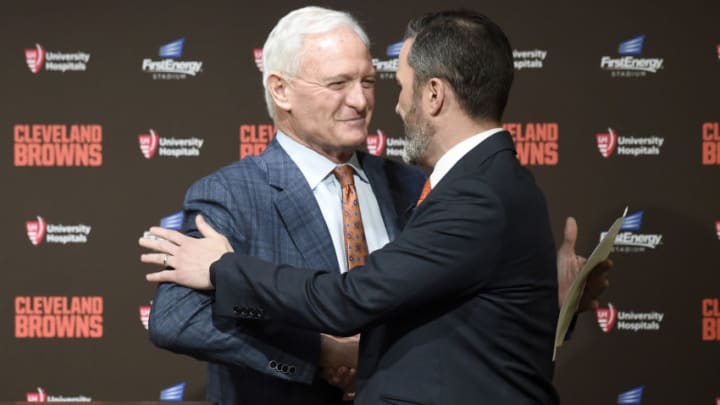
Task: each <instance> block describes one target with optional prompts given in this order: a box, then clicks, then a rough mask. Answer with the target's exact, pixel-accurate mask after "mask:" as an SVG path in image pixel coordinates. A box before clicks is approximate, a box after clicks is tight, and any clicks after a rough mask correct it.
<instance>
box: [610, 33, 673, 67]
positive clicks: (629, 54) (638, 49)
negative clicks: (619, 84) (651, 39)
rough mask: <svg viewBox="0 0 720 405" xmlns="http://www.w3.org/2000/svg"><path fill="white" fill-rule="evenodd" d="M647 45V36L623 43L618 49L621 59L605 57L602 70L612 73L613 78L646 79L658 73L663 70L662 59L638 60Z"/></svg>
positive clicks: (640, 36)
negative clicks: (649, 75) (645, 77)
mask: <svg viewBox="0 0 720 405" xmlns="http://www.w3.org/2000/svg"><path fill="white" fill-rule="evenodd" d="M644 44H645V35H639V36H637V37H634V38H631V39H629V40H627V41H624V42H621V43H620V46H619V47H618V53H619V54H620V56H621V57H620V58H613V57H610V56H603V57H602V58H600V68H601V69H603V70H607V71H609V72H610V74H611V76H612V77H644V76H646V75H648V74H654V73H657V72H658V71H659V70H661V69H662V68H663V62H664V61H663V59H662V58H638V56H640V54H641V53H642V49H643V45H644Z"/></svg>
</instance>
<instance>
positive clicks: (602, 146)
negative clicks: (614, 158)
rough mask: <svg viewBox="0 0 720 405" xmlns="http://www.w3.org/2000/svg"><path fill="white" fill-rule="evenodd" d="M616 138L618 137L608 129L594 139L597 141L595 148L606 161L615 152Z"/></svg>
mask: <svg viewBox="0 0 720 405" xmlns="http://www.w3.org/2000/svg"><path fill="white" fill-rule="evenodd" d="M617 138H618V136H617V134H616V133H615V131H613V130H612V128H608V132H607V133H603V134H596V135H595V139H596V140H597V147H598V150H599V151H600V154H601V155H602V157H604V158H606V159H607V158H608V157H609V156H610V155H612V154H613V152H615V147H616V146H617Z"/></svg>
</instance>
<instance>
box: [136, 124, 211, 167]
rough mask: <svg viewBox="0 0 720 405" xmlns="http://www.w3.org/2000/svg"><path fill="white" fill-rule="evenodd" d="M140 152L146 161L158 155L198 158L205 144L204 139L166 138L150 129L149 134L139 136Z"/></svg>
mask: <svg viewBox="0 0 720 405" xmlns="http://www.w3.org/2000/svg"><path fill="white" fill-rule="evenodd" d="M138 144H139V146H140V152H142V155H143V156H145V159H152V158H153V157H154V156H155V155H156V154H157V155H158V156H160V157H174V158H181V157H197V156H200V149H201V148H202V147H203V145H204V144H205V140H204V139H202V138H195V137H191V138H175V137H171V138H165V137H161V136H159V134H158V133H157V131H155V130H154V129H152V128H150V131H149V133H147V134H139V135H138Z"/></svg>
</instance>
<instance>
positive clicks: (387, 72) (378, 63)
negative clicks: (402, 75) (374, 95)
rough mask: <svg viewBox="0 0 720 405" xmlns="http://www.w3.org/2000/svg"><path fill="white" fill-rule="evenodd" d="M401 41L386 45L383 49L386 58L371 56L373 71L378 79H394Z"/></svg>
mask: <svg viewBox="0 0 720 405" xmlns="http://www.w3.org/2000/svg"><path fill="white" fill-rule="evenodd" d="M402 44H403V41H398V42H395V43H393V44H390V45H388V47H387V49H386V50H385V54H386V55H387V56H388V59H378V58H373V59H372V64H373V66H374V67H375V72H376V73H377V75H378V77H379V78H380V79H395V72H397V68H398V61H399V59H398V58H399V56H400V49H401V48H402Z"/></svg>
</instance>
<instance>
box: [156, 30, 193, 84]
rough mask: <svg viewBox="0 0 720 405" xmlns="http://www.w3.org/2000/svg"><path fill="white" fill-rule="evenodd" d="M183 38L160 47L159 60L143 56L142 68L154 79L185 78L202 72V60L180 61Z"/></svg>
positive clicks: (183, 44) (183, 45) (183, 43)
mask: <svg viewBox="0 0 720 405" xmlns="http://www.w3.org/2000/svg"><path fill="white" fill-rule="evenodd" d="M184 47H185V38H179V39H176V40H175V41H172V42H169V43H167V44H165V45H163V46H161V47H160V50H159V52H158V54H159V55H160V58H162V59H161V60H152V59H150V58H145V59H143V61H142V70H143V72H145V73H149V74H151V75H152V78H153V79H154V80H177V79H186V78H187V77H188V76H193V77H194V76H197V75H198V74H199V73H200V72H202V66H203V62H202V61H198V60H192V61H182V60H177V59H180V58H182V55H183V48H184Z"/></svg>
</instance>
